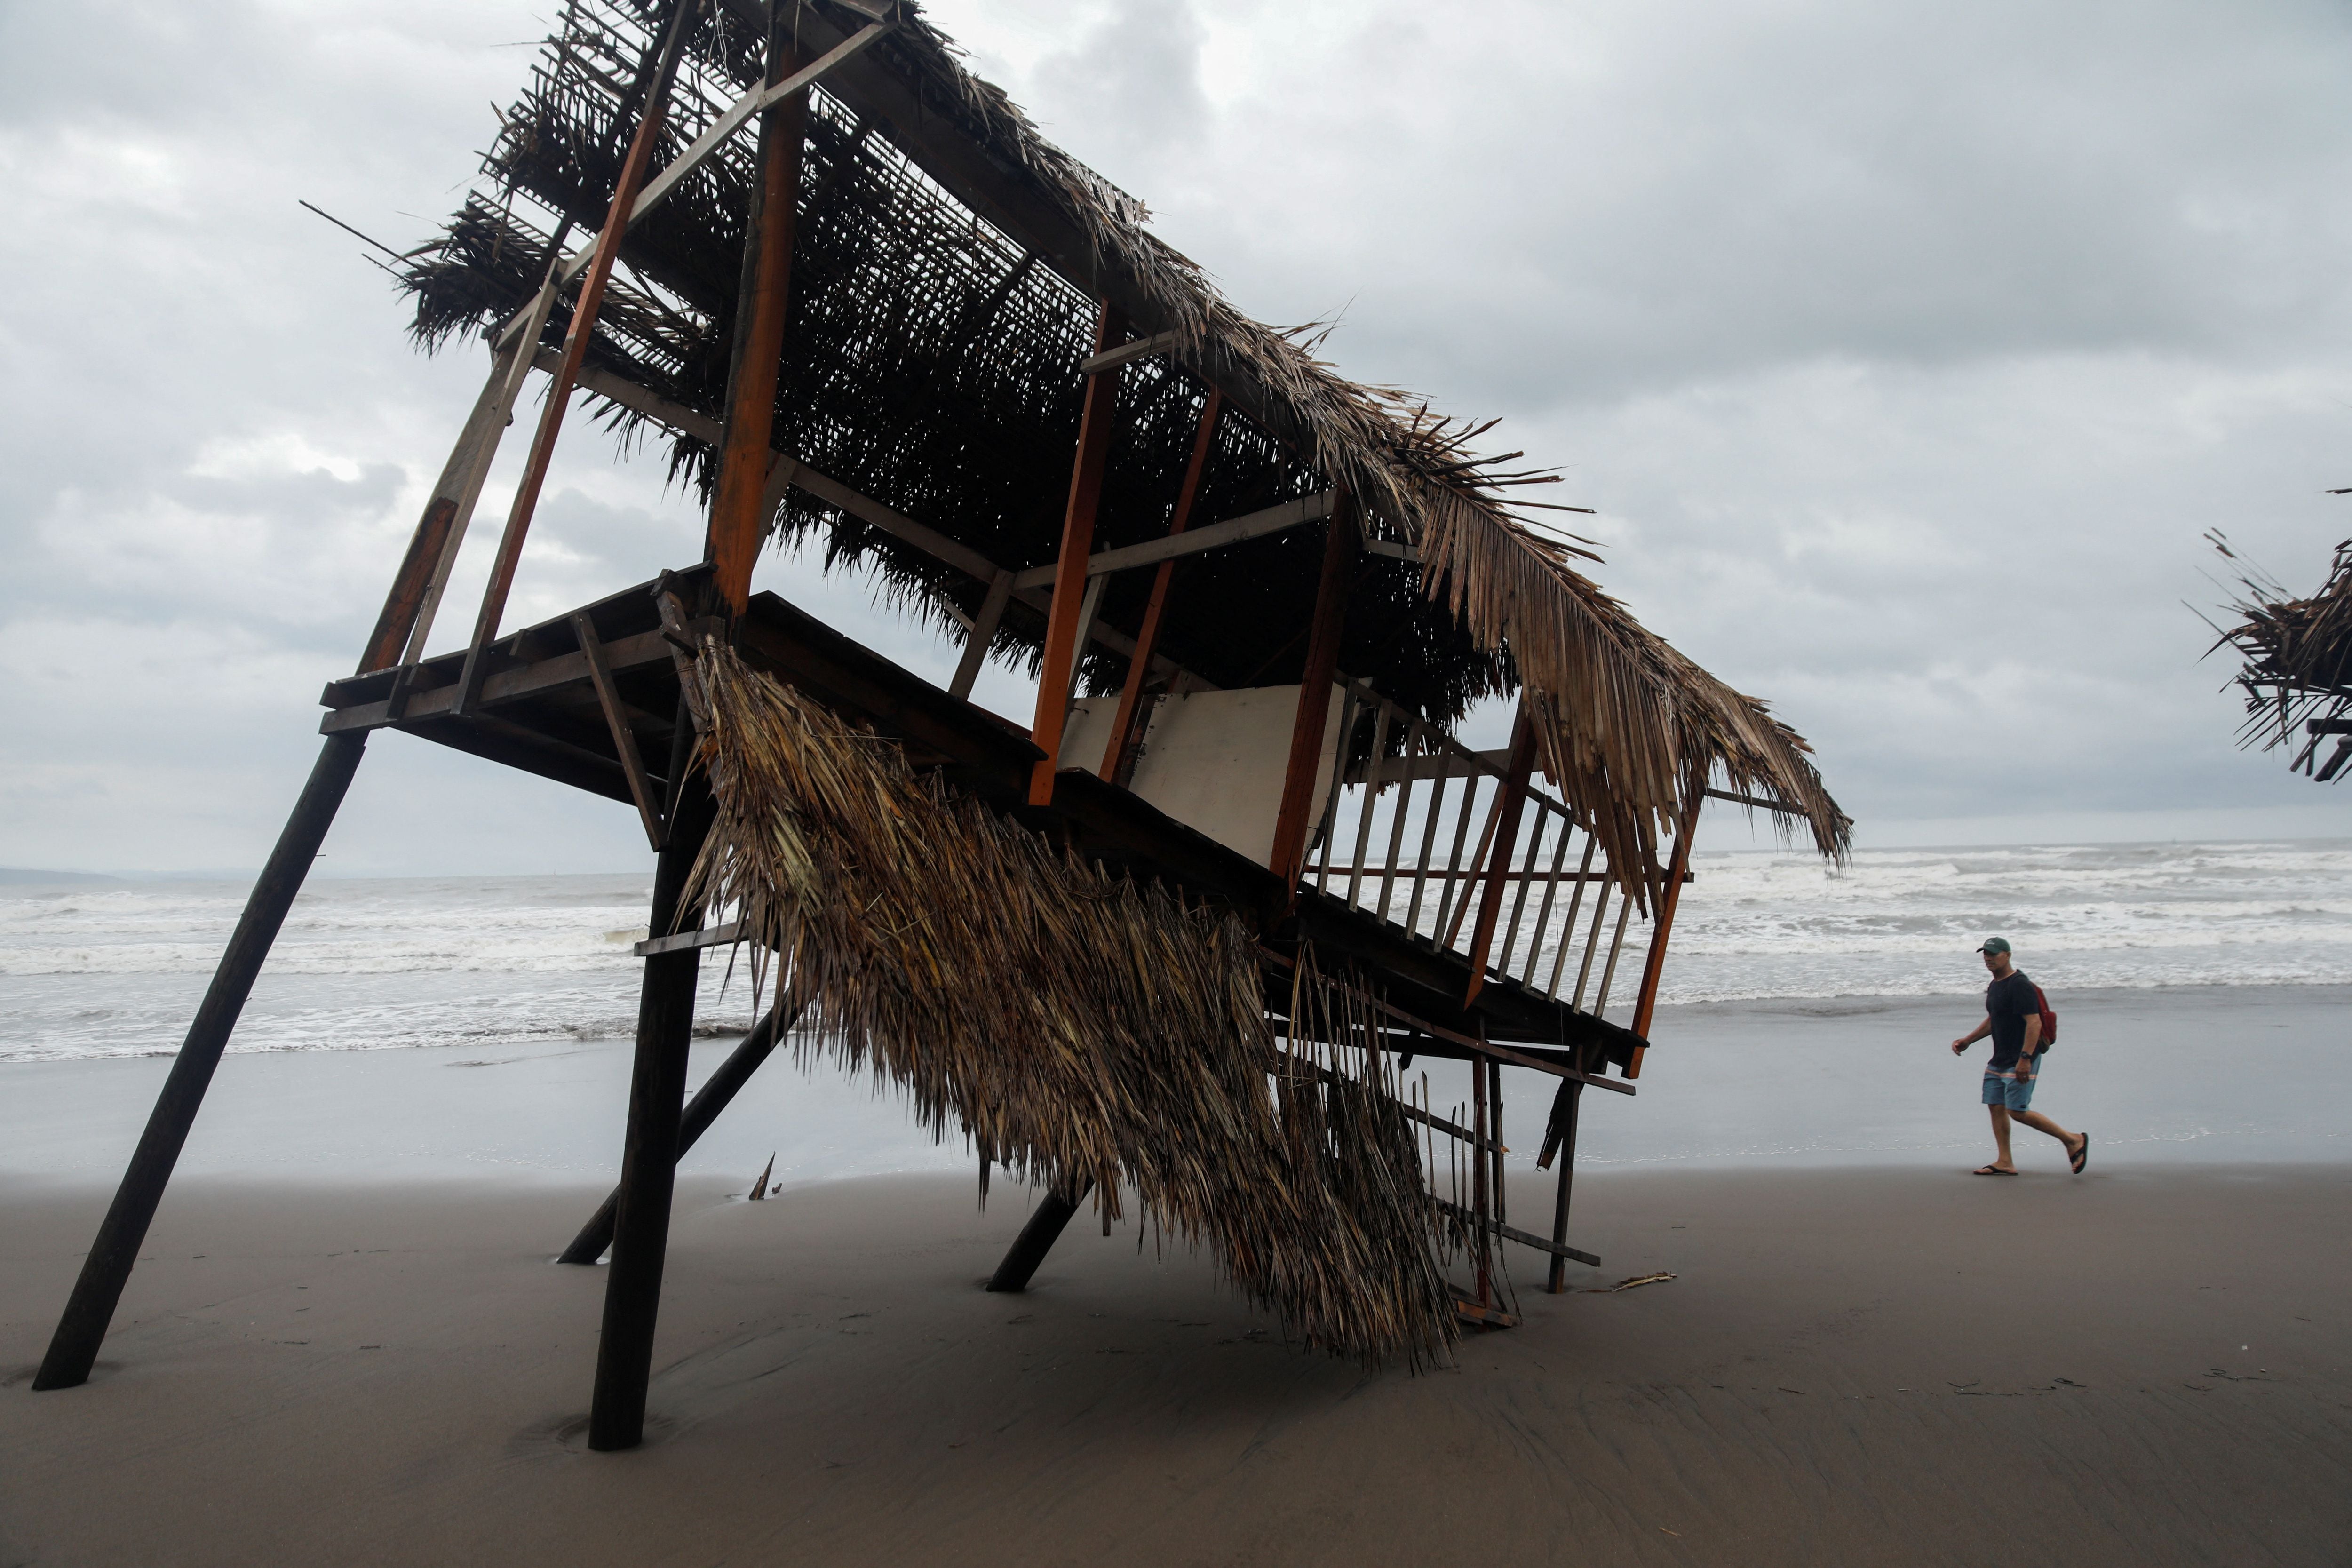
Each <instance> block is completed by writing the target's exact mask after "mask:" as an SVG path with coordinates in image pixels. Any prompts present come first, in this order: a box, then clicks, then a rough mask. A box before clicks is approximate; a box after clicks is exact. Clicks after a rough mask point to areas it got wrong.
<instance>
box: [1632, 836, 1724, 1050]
mask: <svg viewBox="0 0 2352 1568" xmlns="http://www.w3.org/2000/svg"><path fill="white" fill-rule="evenodd" d="M1705 801H1706V795H1704V794H1701V795H1693V796H1692V797H1691V803H1690V805H1687V806H1685V807H1684V808H1683V819H1682V821H1681V823H1680V824H1678V825H1677V826H1678V831H1677V832H1676V833H1675V854H1674V860H1673V862H1672V864H1671V865H1670V866H1669V867H1668V868H1667V870H1666V886H1665V889H1664V891H1662V892H1661V893H1659V895H1658V915H1657V919H1656V920H1655V921H1653V922H1652V923H1651V926H1650V952H1649V956H1648V957H1647V958H1645V959H1644V960H1643V963H1642V989H1641V991H1640V993H1639V994H1637V995H1636V997H1635V999H1634V1002H1633V1024H1632V1028H1633V1033H1635V1034H1637V1035H1639V1036H1641V1037H1642V1038H1643V1041H1644V1042H1646V1041H1647V1040H1648V1039H1649V1037H1650V1015H1651V1014H1652V1013H1653V1012H1654V1011H1655V1010H1656V1008H1657V1005H1658V979H1659V977H1660V976H1661V975H1663V974H1664V973H1665V969H1666V938H1667V937H1669V936H1671V935H1672V934H1674V929H1675V906H1676V905H1677V904H1679V903H1681V902H1682V897H1683V878H1684V876H1685V874H1686V873H1688V872H1689V870H1690V858H1691V840H1692V839H1693V838H1694V837H1696V836H1697V833H1698V808H1699V806H1700V805H1702V804H1704V803H1705ZM1649 1048H1650V1047H1649V1046H1648V1045H1647V1044H1646V1043H1645V1044H1643V1045H1638V1046H1635V1047H1633V1060H1632V1061H1630V1062H1628V1063H1626V1064H1625V1076H1626V1077H1627V1078H1640V1077H1641V1076H1642V1056H1643V1052H1645V1051H1647V1050H1648V1049H1649Z"/></svg>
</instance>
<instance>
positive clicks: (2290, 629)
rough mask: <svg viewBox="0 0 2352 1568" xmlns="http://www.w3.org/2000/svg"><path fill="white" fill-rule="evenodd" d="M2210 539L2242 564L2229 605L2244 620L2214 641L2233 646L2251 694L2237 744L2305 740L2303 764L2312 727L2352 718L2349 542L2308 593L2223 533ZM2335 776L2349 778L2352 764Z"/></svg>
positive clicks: (2267, 746)
mask: <svg viewBox="0 0 2352 1568" xmlns="http://www.w3.org/2000/svg"><path fill="white" fill-rule="evenodd" d="M2208 538H2210V540H2211V542H2212V544H2213V547H2214V548H2215V549H2217V550H2219V551H2220V552H2221V553H2222V555H2224V556H2225V557H2227V558H2228V559H2230V560H2231V561H2233V562H2236V563H2238V566H2239V585H2240V588H2241V590H2242V591H2241V593H2240V595H2239V597H2238V598H2236V599H2235V600H2233V601H2231V604H2230V605H2229V606H2228V608H2229V610H2230V613H2231V614H2232V615H2234V616H2239V617H2240V619H2239V621H2238V624H2237V625H2235V626H2230V627H2229V628H2227V629H2226V630H2223V631H2221V637H2219V639H2218V640H2216V641H2215V643H2214V644H2213V648H2220V647H2232V648H2235V649H2236V650H2237V652H2238V654H2239V656H2240V658H2242V660H2243V661H2244V662H2243V664H2242V667H2241V668H2240V669H2239V671H2238V673H2237V675H2236V676H2235V677H2233V678H2232V679H2233V680H2234V682H2235V684H2236V685H2237V686H2239V687H2240V688H2241V689H2242V690H2243V691H2244V692H2245V694H2246V721H2245V722H2244V724H2242V726H2240V728H2239V731H2238V742H2239V744H2241V745H2243V746H2252V745H2254V744H2256V743H2257V742H2259V743H2260V744H2261V746H2262V748H2263V750H2264V751H2269V750H2272V749H2273V748H2275V747H2278V746H2282V745H2286V744H2289V743H2291V742H2296V741H2305V742H2307V743H2306V744H2305V745H2304V747H2303V749H2302V750H2301V751H2300V752H2298V753H2297V754H2296V756H2295V758H2294V765H2295V766H2297V767H2298V768H2300V767H2305V766H2306V765H2307V764H2309V763H2311V762H2312V761H2313V758H2314V752H2315V750H2316V748H2317V745H2318V742H2319V740H2320V739H2321V737H2320V736H2319V735H2316V734H2313V733H2311V732H2310V731H2308V729H2307V726H2308V725H2309V724H2310V723H2314V722H2317V723H2326V722H2328V721H2336V720H2341V719H2344V718H2345V717H2347V715H2352V539H2347V540H2346V541H2345V542H2343V543H2341V544H2338V545H2337V546H2336V555H2335V559H2334V562H2333V563H2332V564H2331V565H2330V566H2329V568H2328V572H2327V580H2326V582H2325V583H2323V584H2321V585H2320V588H2319V591H2318V592H2317V593H2315V594H2313V595H2308V596H2307V597H2305V596H2297V595H2294V594H2292V593H2290V592H2289V591H2288V589H2287V588H2286V587H2285V586H2284V584H2281V583H2279V582H2278V581H2277V580H2276V579H2275V578H2273V577H2272V576H2271V575H2270V574H2267V573H2265V572H2263V570H2262V569H2261V568H2260V567H2259V566H2256V565H2254V564H2253V563H2252V562H2249V561H2245V560H2242V558H2241V557H2240V556H2239V555H2238V553H2237V552H2235V551H2233V550H2231V548H2230V545H2229V542H2228V541H2227V540H2225V539H2224V538H2222V536H2221V534H2219V533H2218V532H2217V533H2213V534H2210V535H2208ZM2213 648H2208V649H2207V650H2206V651H2207V652H2208V653H2210V652H2212V651H2213ZM2322 776H2326V775H2325V774H2323V775H2322ZM2336 776H2352V769H2345V770H2343V771H2342V772H2341V773H2338V774H2337V775H2336Z"/></svg>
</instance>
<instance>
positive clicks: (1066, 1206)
mask: <svg viewBox="0 0 2352 1568" xmlns="http://www.w3.org/2000/svg"><path fill="white" fill-rule="evenodd" d="M1094 1190H1095V1184H1094V1183H1092V1182H1090V1181H1089V1182H1086V1183H1083V1184H1080V1186H1079V1187H1078V1195H1077V1196H1076V1197H1068V1196H1066V1195H1065V1194H1062V1193H1059V1192H1056V1191H1054V1190H1053V1189H1051V1188H1048V1189H1047V1191H1046V1193H1045V1196H1044V1197H1041V1198H1039V1199H1038V1200H1037V1206H1036V1207H1035V1208H1034V1209H1033V1210H1031V1211H1030V1214H1029V1223H1028V1224H1027V1225H1024V1226H1022V1227H1021V1234H1020V1235H1019V1236H1017V1237H1013V1246H1012V1247H1011V1249H1010V1250H1008V1251H1007V1252H1006V1253H1005V1255H1004V1261H1003V1262H1002V1263H1000V1264H998V1265H997V1266H996V1272H995V1273H994V1274H992V1275H991V1276H990V1277H989V1280H988V1288H989V1289H992V1290H1008V1291H1010V1290H1026V1289H1028V1288H1029V1277H1030V1276H1031V1275H1033V1274H1034V1273H1036V1272H1037V1265H1039V1264H1040V1263H1043V1262H1045V1254H1047V1253H1048V1252H1051V1251H1052V1250H1054V1243H1055V1241H1056V1240H1058V1239H1059V1238H1060V1237H1061V1234H1062V1230H1063V1227H1064V1226H1067V1225H1068V1224H1069V1223H1070V1217H1071V1216H1072V1215H1075V1214H1076V1213H1077V1212H1078V1205H1080V1204H1082V1203H1084V1202H1086V1201H1087V1194H1088V1193H1091V1192H1093V1191H1094Z"/></svg>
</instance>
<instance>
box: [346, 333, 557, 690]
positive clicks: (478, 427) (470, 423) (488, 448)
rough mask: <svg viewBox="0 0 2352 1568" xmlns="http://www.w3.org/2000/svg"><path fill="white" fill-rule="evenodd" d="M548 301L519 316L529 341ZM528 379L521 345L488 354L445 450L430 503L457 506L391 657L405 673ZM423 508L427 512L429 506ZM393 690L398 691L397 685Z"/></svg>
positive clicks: (436, 608) (419, 649) (420, 653)
mask: <svg viewBox="0 0 2352 1568" xmlns="http://www.w3.org/2000/svg"><path fill="white" fill-rule="evenodd" d="M547 297H548V296H547V294H546V291H545V290H542V291H541V299H539V300H534V301H533V302H532V304H531V306H530V308H529V309H528V310H525V311H524V312H523V314H522V320H523V321H525V322H526V323H527V324H528V326H529V328H530V337H531V338H532V339H533V340H536V339H537V338H538V336H539V333H540V331H541V328H543V327H544V326H545V325H546V324H547V312H546V299H547ZM528 379H530V364H529V361H528V359H527V357H526V356H525V355H524V353H523V352H522V342H521V341H520V340H518V341H517V342H515V343H513V344H511V345H509V346H508V347H506V348H502V349H493V350H492V351H491V353H490V374H489V375H488V377H487V378H485V379H484V381H483V383H482V390H481V393H480V395H478V396H477V397H476V398H475V400H474V408H473V412H472V413H471V414H469V415H468V416H467V419H466V424H465V427H464V428H463V429H462V430H461V431H460V432H459V434H458V437H457V445H456V446H455V447H452V448H451V449H450V452H449V460H448V462H447V463H446V464H445V465H444V466H443V468H442V469H441V478H440V479H438V480H437V481H436V483H435V484H434V487H433V501H439V500H443V499H446V500H450V501H453V502H455V503H456V504H455V506H454V508H453V510H451V513H450V517H449V526H448V528H447V529H446V530H445V531H443V533H442V536H441V545H440V549H439V550H438V552H436V555H435V558H434V562H433V565H432V569H431V572H430V574H428V575H427V577H426V578H425V593H424V596H423V598H422V599H421V600H420V601H419V603H418V605H417V608H416V613H415V616H412V617H410V619H409V624H408V626H407V627H406V629H405V631H404V637H405V639H406V640H405V642H404V644H403V646H402V647H401V649H400V651H399V653H398V654H397V655H396V656H395V657H396V658H397V660H398V662H399V663H400V664H401V665H402V666H404V667H407V666H413V665H415V663H416V662H417V661H418V660H419V659H422V658H424V657H425V638H427V637H430V636H431V635H432V633H433V622H434V620H435V618H436V616H439V614H440V613H441V596H442V595H444V594H445V593H446V592H447V591H448V588H449V574H450V573H452V572H453V571H455V570H456V569H457V552H458V551H459V550H460V549H461V548H463V547H464V545H465V542H466V528H467V524H468V523H470V522H471V521H473V518H474V503H475V502H476V501H478V500H480V499H481V494H482V483H483V481H484V480H485V479H488V478H489V472H490V463H491V460H492V459H493V458H496V457H497V456H498V452H499V439H500V437H503V436H504V435H505V434H506V427H507V426H508V425H509V424H510V423H512V421H513V419H514V405H515V399H516V398H517V397H519V396H520V395H522V388H523V383H524V382H525V381H527V380H528ZM426 504H427V506H428V508H429V507H430V506H431V505H432V504H433V502H430V501H429V502H427V503H426ZM379 668H381V667H379ZM401 684H402V683H401V682H398V681H395V682H394V685H395V687H398V686H400V685H401Z"/></svg>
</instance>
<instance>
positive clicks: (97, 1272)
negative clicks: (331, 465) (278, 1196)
mask: <svg viewBox="0 0 2352 1568" xmlns="http://www.w3.org/2000/svg"><path fill="white" fill-rule="evenodd" d="M366 746H367V734H366V732H365V731H355V732H352V733H349V734H341V735H330V736H329V737H327V743H326V745H325V746H324V747H323V748H321V749H320V752H319V760H318V762H317V763H314V764H312V766H311V769H310V781H309V782H308V783H306V784H304V785H303V786H302V795H301V798H300V799H299V800H297V801H296V802H295V803H294V811H293V814H292V815H291V816H289V817H288V818H287V819H286V826H285V827H284V828H283V829H282V830H281V831H280V832H279V833H278V845H277V847H275V848H273V849H272V850H270V852H269V860H268V864H266V865H265V866H263V867H262V868H261V876H260V877H259V879H257V880H256V881H255V882H254V884H253V890H252V891H251V892H250V893H248V894H247V895H246V900H245V913H244V914H243V915H241V916H239V917H238V919H237V922H236V932H235V933H234V934H232V935H231V936H230V938H229V940H228V948H227V950H226V952H223V953H222V954H221V960H220V964H219V967H217V968H216V969H215V970H214V971H213V981H212V984H211V985H210V986H209V987H207V988H206V989H205V999H204V1002H203V1003H202V1004H201V1005H199V1006H198V1007H197V1008H196V1016H195V1019H194V1022H192V1023H191V1024H190V1025H189V1026H188V1034H187V1037H186V1038H185V1039H184V1040H183V1041H182V1042H181V1044H180V1054H179V1056H178V1057H177V1058H174V1059H173V1063H172V1070H171V1072H170V1074H169V1075H168V1076H167V1077H166V1078H165V1079H163V1091H162V1092H161V1093H159V1094H158V1095H156V1097H155V1109H154V1110H152V1111H151V1112H149V1113H148V1117H147V1126H146V1129H145V1131H142V1132H141V1133H140V1134H139V1146H138V1148H137V1149H136V1150H135V1151H133V1152H132V1153H131V1165H130V1168H129V1169H128V1170H126V1171H124V1172H123V1173H122V1184H121V1186H120V1187H118V1188H116V1189H115V1194H114V1202H113V1204H112V1205H110V1206H109V1207H108V1209H107V1211H106V1218H105V1219H104V1220H103V1221H102V1222H100V1226H99V1227H98V1239H97V1240H95V1241H93V1242H91V1243H90V1247H89V1255H88V1256H87V1257H85V1258H83V1259H82V1265H81V1273H80V1274H79V1276H78V1277H77V1278H76V1279H75V1280H74V1288H73V1294H72V1295H71V1296H70V1297H69V1298H68V1300H67V1301H66V1310H65V1312H64V1315H63V1316H61V1317H60V1318H59V1319H58V1328H57V1332H56V1333H55V1334H54V1335H52V1336H51V1337H50V1340H49V1349H48V1353H47V1355H46V1356H44V1357H43V1358H42V1360H41V1366H40V1370H39V1371H38V1372H37V1373H34V1375H33V1386H34V1387H35V1388H36V1389H48V1388H71V1387H73V1386H74V1385H75V1384H79V1383H82V1382H84V1381H86V1380H87V1379H88V1378H89V1369H90V1366H91V1364H92V1363H95V1362H96V1361H97V1360H98V1347H99V1344H100V1342H102V1341H103V1340H104V1339H105V1338H106V1329H107V1325H108V1324H109V1323H110V1322H112V1321H113V1320H114V1309H115V1305H116V1303H117V1302H119V1301H121V1299H122V1287H123V1286H124V1284H125V1283H127V1282H128V1281H129V1280H130V1279H131V1264H132V1263H134V1262H135V1261H137V1259H138V1257H139V1247H140V1245H141V1244H142V1242H144V1241H145V1240H146V1239H147V1226H148V1225H149V1224H150V1223H151V1222H152V1220H153V1219H154V1217H155V1208H156V1205H159V1204H161V1203H162V1202H163V1188H164V1186H165V1184H167V1183H169V1182H170V1181H171V1179H172V1167H173V1165H174V1164H176V1163H178V1162H179V1158H180V1149H181V1146H182V1145H183V1144H184V1143H185V1142H187V1140H188V1129H189V1128H190V1127H192V1126H194V1124H195V1120H196V1110H197V1109H198V1108H199V1107H200V1106H202V1105H203V1104H204V1100H205V1089H206V1088H207V1087H208V1086H209V1085H210V1084H211V1083H212V1078H213V1069H214V1068H216V1067H218V1066H220V1059H221V1052H222V1051H223V1050H225V1049H226V1047H227V1046H228V1037H229V1035H230V1033H231V1032H232V1031H233V1030H235V1029H236V1020H237V1015H238V1014H240V1013H241V1012H243V1011H244V1009H245V999H246V998H247V996H249V995H250V994H252V993H253V982H254V979H255V977H256V976H257V975H258V974H260V973H261V965H262V961H263V960H265V959H267V958H268V956H269V948H270V944H271V943H272V942H276V941H277V940H278V927H279V926H281V925H283V924H284V923H285V921H286V911H287V910H289V909H291V908H292V907H293V905H294V896H295V895H296V894H297V893H299V892H300V891H301V890H302V879H304V878H305V877H307V876H308V875H309V874H310V862H311V861H312V860H314V859H316V858H318V854H319V846H320V843H321V842H323V841H324V840H325V838H326V837H327V829H328V827H329V826H331V824H332V823H333V822H334V820H335V810H336V808H337V807H338V806H340V805H342V802H343V794H344V792H345V791H346V790H348V789H350V788H351V784H352V773H355V772H357V771H358V769H359V765H360V757H361V755H362V752H364V751H365V749H366Z"/></svg>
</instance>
